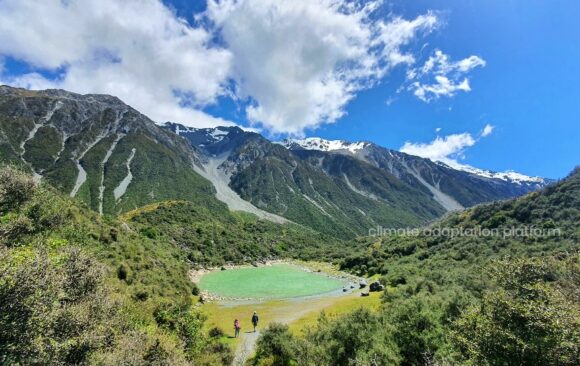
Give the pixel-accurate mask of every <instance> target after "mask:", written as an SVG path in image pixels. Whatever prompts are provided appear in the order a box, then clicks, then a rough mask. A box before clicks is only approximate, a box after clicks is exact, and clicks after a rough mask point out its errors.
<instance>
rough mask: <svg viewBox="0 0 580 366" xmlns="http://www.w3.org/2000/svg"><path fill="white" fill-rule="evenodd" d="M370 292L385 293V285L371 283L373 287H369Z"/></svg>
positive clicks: (377, 282) (376, 282)
mask: <svg viewBox="0 0 580 366" xmlns="http://www.w3.org/2000/svg"><path fill="white" fill-rule="evenodd" d="M369 290H370V291H371V292H378V291H384V290H385V286H384V285H383V284H381V283H380V282H379V281H375V282H373V283H371V285H370V286H369Z"/></svg>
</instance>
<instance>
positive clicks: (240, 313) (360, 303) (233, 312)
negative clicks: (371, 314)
mask: <svg viewBox="0 0 580 366" xmlns="http://www.w3.org/2000/svg"><path fill="white" fill-rule="evenodd" d="M380 304H381V296H380V293H378V292H377V293H371V295H370V296H369V297H361V296H360V291H355V292H353V293H349V294H345V295H341V296H328V297H315V298H308V299H300V300H269V301H265V302H260V303H250V302H238V303H219V302H213V303H208V304H205V305H203V306H202V307H201V309H202V312H203V313H204V314H205V315H206V316H207V318H208V320H207V322H206V327H207V328H208V329H209V328H213V327H218V328H221V329H222V330H224V332H225V334H226V335H225V336H224V338H223V341H224V343H226V344H229V345H231V346H232V347H235V346H236V345H237V343H238V341H239V340H240V338H238V339H235V338H233V333H234V330H233V324H234V320H235V319H238V320H239V321H240V322H241V325H242V335H243V333H244V332H248V331H251V330H253V328H252V325H251V322H250V319H251V317H252V314H253V312H254V311H256V312H257V313H258V315H259V316H260V324H259V327H258V328H259V329H264V328H265V327H266V326H267V325H268V324H269V323H271V322H281V323H287V324H288V325H289V326H290V330H291V331H292V332H293V333H295V334H302V332H303V331H304V329H306V328H307V327H312V326H314V325H316V322H317V321H318V318H319V317H320V313H321V312H322V311H324V313H325V314H326V315H327V316H329V317H334V316H338V315H343V314H346V313H348V312H351V311H353V310H355V309H358V308H360V307H365V308H368V309H371V310H376V309H378V308H379V306H380Z"/></svg>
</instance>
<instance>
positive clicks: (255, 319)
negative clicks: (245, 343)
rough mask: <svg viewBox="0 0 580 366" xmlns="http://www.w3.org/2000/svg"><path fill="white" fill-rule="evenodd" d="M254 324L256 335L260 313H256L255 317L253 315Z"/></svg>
mask: <svg viewBox="0 0 580 366" xmlns="http://www.w3.org/2000/svg"><path fill="white" fill-rule="evenodd" d="M252 324H253V325H254V333H256V327H257V326H258V313H256V312H255V311H254V315H252Z"/></svg>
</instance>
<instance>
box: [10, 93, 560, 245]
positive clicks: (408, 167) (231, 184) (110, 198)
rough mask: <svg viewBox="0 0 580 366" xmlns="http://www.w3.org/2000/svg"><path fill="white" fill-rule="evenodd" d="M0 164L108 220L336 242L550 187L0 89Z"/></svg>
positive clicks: (359, 148) (404, 157)
mask: <svg viewBox="0 0 580 366" xmlns="http://www.w3.org/2000/svg"><path fill="white" fill-rule="evenodd" d="M0 161H3V162H10V163H13V164H17V165H20V166H22V167H24V168H25V169H28V170H30V171H32V172H33V173H34V174H35V176H36V177H37V179H42V180H43V181H46V182H48V183H50V184H51V185H53V186H55V187H57V188H58V189H60V190H62V191H64V192H66V193H68V194H70V195H71V196H73V197H76V198H78V199H80V200H81V201H83V202H85V203H86V204H87V205H88V206H89V207H91V208H92V209H94V210H96V211H99V212H102V213H108V214H118V213H120V212H126V211H128V210H132V209H135V208H137V207H141V206H143V205H146V204H148V203H152V202H158V201H164V200H186V201H191V202H194V203H197V204H200V205H204V206H207V207H209V208H210V209H211V207H218V206H219V207H220V208H221V207H222V206H224V204H225V205H227V206H228V207H229V208H230V209H232V210H238V211H247V212H251V213H253V214H255V215H257V216H259V217H261V218H264V219H268V220H271V221H274V222H279V223H283V222H289V221H290V222H294V223H297V224H301V225H304V226H307V227H310V228H313V229H315V230H318V231H320V232H323V233H328V234H332V235H335V236H340V237H353V236H355V235H361V234H366V233H367V231H368V229H369V228H371V227H375V226H377V225H381V226H383V227H389V226H393V227H403V226H416V225H421V224H423V223H425V222H427V221H430V220H433V219H435V218H437V217H439V216H441V215H443V214H444V213H445V212H447V211H450V210H454V209H461V208H463V207H468V206H473V205H475V204H478V203H481V202H488V201H494V200H499V199H506V198H510V197H514V196H519V195H522V194H525V193H527V192H530V191H533V190H536V189H539V188H541V187H543V186H544V185H546V184H547V183H549V181H548V180H545V179H541V178H531V177H526V176H524V175H520V174H517V173H511V172H510V173H492V172H487V171H482V170H478V169H475V168H471V167H469V169H471V170H466V169H463V170H460V169H454V168H453V167H450V166H447V165H445V164H442V163H437V162H432V161H430V160H428V159H424V158H420V157H416V156H411V155H408V154H404V153H401V152H397V151H394V150H389V149H386V148H383V147H380V146H378V145H376V144H373V143H371V142H353V143H350V142H344V141H326V140H322V139H318V138H309V139H305V140H284V141H281V142H271V141H269V140H268V139H266V138H264V137H263V136H261V135H260V134H257V133H254V132H248V131H244V130H242V129H240V128H238V127H218V128H210V129H207V128H206V129H195V128H189V127H185V126H183V125H180V124H177V123H165V124H164V125H162V126H159V125H156V124H155V123H154V122H153V121H151V120H150V119H149V118H147V117H146V116H144V115H142V114H141V113H139V112H138V111H136V110H135V109H133V108H131V107H129V106H128V105H126V104H124V103H123V102H122V101H121V100H119V99H118V98H116V97H112V96H107V95H80V94H75V93H70V92H66V91H62V90H45V91H29V90H25V89H17V88H12V87H7V86H1V87H0ZM218 211H219V210H216V212H218Z"/></svg>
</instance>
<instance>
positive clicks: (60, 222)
mask: <svg viewBox="0 0 580 366" xmlns="http://www.w3.org/2000/svg"><path fill="white" fill-rule="evenodd" d="M188 269H189V266H188V264H187V260H186V255H185V253H183V252H181V251H180V250H179V248H178V247H177V246H175V245H174V244H172V243H169V242H163V241H155V240H151V239H149V238H148V237H147V236H144V235H141V234H140V233H139V232H137V231H135V230H134V229H133V228H131V227H130V226H128V225H127V224H123V223H121V222H119V221H117V220H115V219H110V218H102V217H99V216H98V215H96V214H95V213H94V212H93V211H91V210H89V209H88V208H86V207H83V206H82V205H78V204H77V203H76V202H74V201H72V200H70V199H68V198H67V197H64V196H63V195H61V194H59V193H57V192H56V191H55V190H53V189H52V188H50V187H48V186H44V185H43V186H37V185H35V184H34V183H33V182H32V180H31V178H30V177H28V176H26V175H23V174H22V173H20V172H18V171H16V170H14V169H11V168H3V169H1V170H0V364H26V365H35V364H38V365H40V364H62V363H64V364H100V365H118V364H131V365H151V364H176V365H188V364H195V365H199V364H202V365H221V364H223V363H227V362H229V360H230V359H231V355H230V353H229V350H228V349H227V348H223V346H222V345H221V343H220V342H218V341H217V340H216V339H213V338H211V337H209V336H208V335H206V334H204V332H203V331H202V329H203V322H204V317H203V316H202V315H201V314H200V313H199V312H197V311H196V310H195V309H194V307H193V300H194V299H193V297H192V291H193V286H192V284H191V283H190V282H189V280H188V277H187V271H188Z"/></svg>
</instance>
